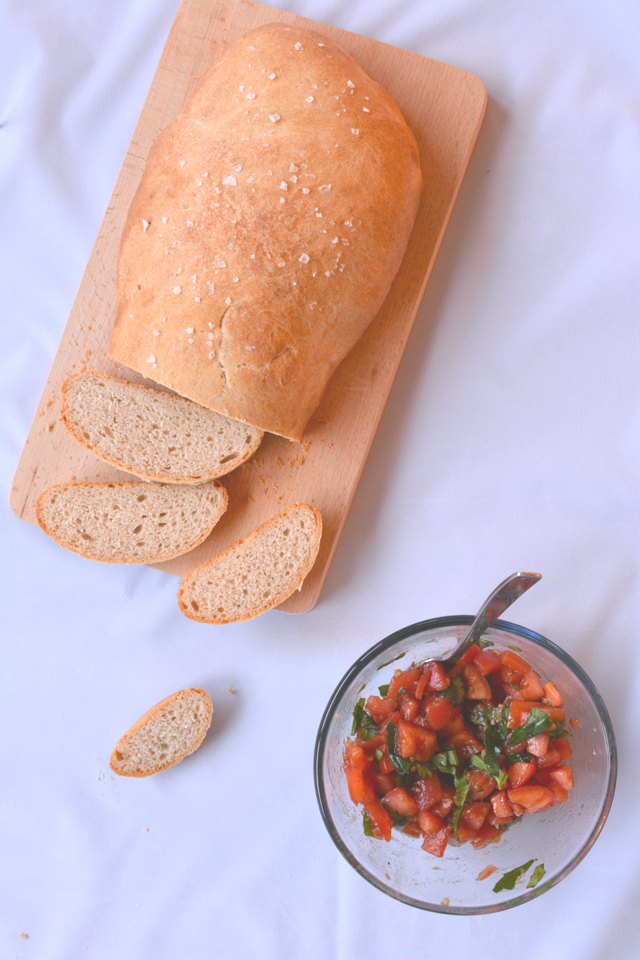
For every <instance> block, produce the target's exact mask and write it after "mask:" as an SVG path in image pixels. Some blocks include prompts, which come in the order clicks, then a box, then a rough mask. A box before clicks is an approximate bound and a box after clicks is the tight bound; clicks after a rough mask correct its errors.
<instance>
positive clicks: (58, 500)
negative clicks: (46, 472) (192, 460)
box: [36, 480, 228, 563]
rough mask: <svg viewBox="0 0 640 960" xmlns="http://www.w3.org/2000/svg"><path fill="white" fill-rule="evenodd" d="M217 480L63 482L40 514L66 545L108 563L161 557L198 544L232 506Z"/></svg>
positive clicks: (44, 500)
mask: <svg viewBox="0 0 640 960" xmlns="http://www.w3.org/2000/svg"><path fill="white" fill-rule="evenodd" d="M227 500H228V497H227V491H226V490H225V488H224V487H223V486H221V484H219V483H218V481H217V480H209V481H207V482H206V483H202V484H199V485H197V486H184V485H181V484H176V483H171V484H169V483H164V484H161V483H147V482H146V481H144V480H138V481H131V482H126V483H57V484H55V485H54V486H53V487H49V488H48V489H47V490H45V491H44V492H43V493H41V494H40V496H39V497H38V503H37V506H36V516H37V518H38V523H39V524H40V526H41V527H42V529H43V530H44V532H45V533H46V534H48V535H49V536H50V537H52V538H53V539H54V540H56V541H57V542H58V543H59V544H60V546H62V547H65V548H66V549H67V550H73V551H74V552H75V553H79V554H80V555H81V556H83V557H87V558H88V559H90V560H100V561H102V563H160V562H161V561H162V560H170V559H171V558H172V557H177V556H179V555H180V554H181V553H187V551H189V550H193V548H194V547H197V546H198V544H200V543H202V541H203V540H205V539H206V538H207V537H208V536H209V534H210V533H211V531H212V530H213V528H214V527H215V525H216V523H217V522H218V520H219V519H220V517H221V516H222V514H223V513H224V511H225V510H226V509H227Z"/></svg>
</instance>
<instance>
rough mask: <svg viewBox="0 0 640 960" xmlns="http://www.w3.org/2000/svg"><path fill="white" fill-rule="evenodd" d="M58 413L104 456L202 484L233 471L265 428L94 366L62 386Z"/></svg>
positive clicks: (153, 476)
mask: <svg viewBox="0 0 640 960" xmlns="http://www.w3.org/2000/svg"><path fill="white" fill-rule="evenodd" d="M61 418H62V422H63V423H64V425H65V427H66V428H67V430H68V431H69V433H70V434H71V435H72V437H74V438H75V439H76V440H77V441H78V443H81V444H82V445H83V447H86V448H87V450H90V451H91V453H93V454H95V456H96V457H99V458H100V459H101V460H105V461H106V462H107V463H111V464H113V466H115V467H119V468H120V469H121V470H126V471H127V472H128V473H133V474H134V475H135V476H136V477H144V478H145V479H147V480H160V481H166V482H167V483H201V482H202V481H203V480H213V479H214V478H215V477H221V476H223V475H224V474H225V473H230V472H231V470H235V468H236V467H239V466H240V464H241V463H244V461H245V460H248V458H249V457H250V456H251V455H252V454H254V453H255V452H256V450H257V449H258V447H259V446H260V443H261V442H262V437H263V433H262V431H261V430H258V428H257V427H251V426H248V425H247V424H245V423H240V422H239V421H238V420H229V419H228V418H227V417H223V416H222V415H221V414H219V413H216V412H215V411H213V410H208V409H207V408H206V407H201V406H200V404H198V403H194V402H193V400H186V399H185V398H184V397H178V396H175V395H174V394H171V393H164V392H161V391H159V390H153V389H152V388H151V387H143V386H140V385H138V384H135V383H129V381H128V380H118V379H117V378H116V377H109V376H107V375H106V374H104V373H99V372H98V371H96V370H85V371H83V372H82V373H76V374H74V375H73V376H71V377H68V378H67V380H65V382H64V383H63V385H62V410H61Z"/></svg>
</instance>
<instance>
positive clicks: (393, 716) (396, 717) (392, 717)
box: [380, 710, 402, 743]
mask: <svg viewBox="0 0 640 960" xmlns="http://www.w3.org/2000/svg"><path fill="white" fill-rule="evenodd" d="M401 719H402V714H401V713H400V711H399V710H394V711H393V713H390V714H389V716H388V717H387V718H386V719H385V720H383V721H382V723H381V724H380V733H381V734H382V736H383V738H384V742H385V743H386V742H387V724H388V723H393V725H394V726H397V725H398V722H399V721H400V720H401Z"/></svg>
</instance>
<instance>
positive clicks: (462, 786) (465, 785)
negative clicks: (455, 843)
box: [453, 773, 471, 840]
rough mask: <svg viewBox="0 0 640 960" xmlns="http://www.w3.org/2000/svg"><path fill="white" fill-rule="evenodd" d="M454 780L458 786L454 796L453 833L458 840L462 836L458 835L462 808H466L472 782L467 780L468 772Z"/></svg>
mask: <svg viewBox="0 0 640 960" xmlns="http://www.w3.org/2000/svg"><path fill="white" fill-rule="evenodd" d="M453 782H454V784H455V788H456V792H455V796H454V798H453V803H454V806H455V808H456V810H455V813H454V815H453V835H454V837H455V838H456V840H459V839H460V837H459V836H458V828H459V826H460V820H461V818H462V810H463V808H464V805H465V802H466V799H467V795H468V793H469V787H470V786H471V784H470V783H469V781H468V780H467V775H466V773H463V774H462V776H461V777H454V778H453Z"/></svg>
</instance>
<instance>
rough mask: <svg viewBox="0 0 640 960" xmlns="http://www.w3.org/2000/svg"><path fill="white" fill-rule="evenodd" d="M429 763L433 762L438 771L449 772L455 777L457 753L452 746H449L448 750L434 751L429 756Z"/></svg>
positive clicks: (457, 761) (457, 762)
mask: <svg viewBox="0 0 640 960" xmlns="http://www.w3.org/2000/svg"><path fill="white" fill-rule="evenodd" d="M431 763H433V765H434V766H435V767H436V768H437V769H438V770H439V771H440V773H449V774H451V776H452V777H455V775H456V767H457V766H458V764H459V763H460V761H459V760H458V754H457V753H456V752H455V750H454V749H453V747H451V748H450V749H449V750H441V751H440V752H439V753H434V755H433V756H432V757H431Z"/></svg>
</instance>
